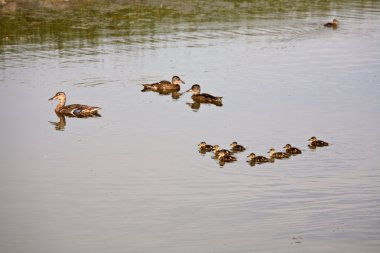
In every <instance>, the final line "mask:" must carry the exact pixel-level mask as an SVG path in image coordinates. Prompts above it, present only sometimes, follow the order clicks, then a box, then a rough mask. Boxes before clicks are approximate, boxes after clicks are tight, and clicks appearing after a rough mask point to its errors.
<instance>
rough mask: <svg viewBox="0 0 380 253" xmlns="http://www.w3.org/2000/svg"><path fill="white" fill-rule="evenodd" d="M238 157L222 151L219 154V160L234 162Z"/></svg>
mask: <svg viewBox="0 0 380 253" xmlns="http://www.w3.org/2000/svg"><path fill="white" fill-rule="evenodd" d="M236 160H237V159H236V157H234V156H232V155H227V154H226V153H220V154H219V162H223V163H225V162H234V161H236Z"/></svg>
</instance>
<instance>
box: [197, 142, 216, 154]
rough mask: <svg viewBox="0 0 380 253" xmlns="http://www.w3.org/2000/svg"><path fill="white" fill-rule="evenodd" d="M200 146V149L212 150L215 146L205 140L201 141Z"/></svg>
mask: <svg viewBox="0 0 380 253" xmlns="http://www.w3.org/2000/svg"><path fill="white" fill-rule="evenodd" d="M198 148H199V150H200V151H204V152H211V151H213V149H214V146H212V145H208V144H207V143H206V142H205V141H202V142H201V143H199V144H198Z"/></svg>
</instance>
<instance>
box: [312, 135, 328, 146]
mask: <svg viewBox="0 0 380 253" xmlns="http://www.w3.org/2000/svg"><path fill="white" fill-rule="evenodd" d="M308 141H310V144H309V147H310V148H315V147H324V146H328V145H329V144H328V143H327V142H325V141H321V140H317V138H316V137H315V136H312V137H311V138H310V139H308Z"/></svg>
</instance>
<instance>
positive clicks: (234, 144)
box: [230, 141, 245, 152]
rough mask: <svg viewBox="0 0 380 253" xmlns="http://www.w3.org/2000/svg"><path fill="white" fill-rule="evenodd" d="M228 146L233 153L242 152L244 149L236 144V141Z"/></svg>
mask: <svg viewBox="0 0 380 253" xmlns="http://www.w3.org/2000/svg"><path fill="white" fill-rule="evenodd" d="M230 146H231V150H232V151H233V152H243V151H244V150H245V147H243V146H242V145H239V144H237V142H236V141H234V142H232V143H231V144H230Z"/></svg>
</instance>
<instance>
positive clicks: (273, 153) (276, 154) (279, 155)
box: [268, 148, 290, 159]
mask: <svg viewBox="0 0 380 253" xmlns="http://www.w3.org/2000/svg"><path fill="white" fill-rule="evenodd" d="M268 153H269V156H270V158H277V159H283V158H289V157H290V154H288V153H283V152H276V151H275V150H274V148H271V149H269V151H268Z"/></svg>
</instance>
